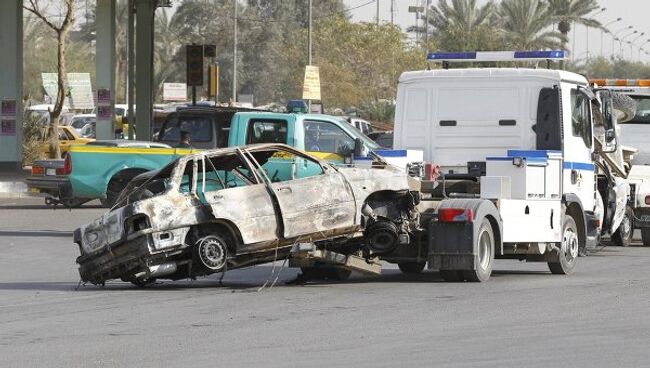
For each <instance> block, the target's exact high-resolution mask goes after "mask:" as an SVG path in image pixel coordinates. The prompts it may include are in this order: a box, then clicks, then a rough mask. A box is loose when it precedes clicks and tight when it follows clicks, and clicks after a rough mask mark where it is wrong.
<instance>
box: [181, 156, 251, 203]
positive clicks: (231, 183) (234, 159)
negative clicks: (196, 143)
mask: <svg viewBox="0 0 650 368" xmlns="http://www.w3.org/2000/svg"><path fill="white" fill-rule="evenodd" d="M204 162H205V170H203V163H204ZM197 164H198V170H197V172H198V176H197V180H196V185H197V189H196V193H197V195H199V197H201V196H202V193H204V192H214V191H218V190H222V189H228V188H237V187H242V186H246V185H250V184H253V183H255V182H256V179H255V176H254V175H252V173H251V172H250V169H249V168H248V166H246V164H245V163H243V162H242V160H241V158H240V157H239V156H238V155H237V154H236V153H230V154H218V155H212V156H207V157H205V159H204V160H203V159H201V158H198V159H197ZM192 170H193V165H192V163H191V162H189V163H188V164H187V165H186V167H185V171H184V174H183V177H182V179H181V186H180V191H181V192H182V193H189V192H190V191H191V190H190V189H191V185H192V181H193V180H192V175H193V172H192ZM204 177H205V180H204Z"/></svg>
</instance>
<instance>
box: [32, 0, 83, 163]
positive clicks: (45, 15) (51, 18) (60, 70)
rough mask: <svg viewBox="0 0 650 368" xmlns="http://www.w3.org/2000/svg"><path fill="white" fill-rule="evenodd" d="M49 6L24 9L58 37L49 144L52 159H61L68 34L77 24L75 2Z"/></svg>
mask: <svg viewBox="0 0 650 368" xmlns="http://www.w3.org/2000/svg"><path fill="white" fill-rule="evenodd" d="M48 5H50V4H47V5H46V6H45V7H44V6H43V5H42V4H41V3H40V2H39V1H38V0H29V1H28V3H27V5H23V7H24V8H25V10H27V11H29V12H31V13H32V14H34V16H35V17H36V18H38V19H40V20H41V21H42V22H43V23H44V24H45V26H46V27H47V28H48V29H50V30H52V31H53V32H54V33H55V35H56V40H57V42H56V65H57V68H56V72H57V78H58V82H57V94H56V98H55V101H54V108H53V109H52V111H50V124H49V128H48V142H49V146H50V150H49V152H50V158H59V157H61V150H60V147H59V134H58V125H59V117H60V116H61V112H62V111H63V104H64V102H65V95H66V91H67V74H66V72H67V69H66V46H67V43H68V33H69V32H70V28H71V27H72V26H73V25H74V22H75V14H74V13H75V9H74V6H75V0H65V2H64V3H63V4H59V8H58V9H55V10H51V9H48ZM52 11H53V12H54V14H53V13H52Z"/></svg>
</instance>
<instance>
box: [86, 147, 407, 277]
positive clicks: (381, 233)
mask: <svg viewBox="0 0 650 368" xmlns="http://www.w3.org/2000/svg"><path fill="white" fill-rule="evenodd" d="M418 189H419V187H418V182H417V181H416V180H414V179H412V178H410V177H408V175H406V173H404V172H402V171H401V170H397V169H395V168H393V167H391V166H389V165H379V166H378V167H377V168H340V167H339V168H337V167H334V166H332V165H330V164H328V163H326V162H324V161H321V160H319V159H317V158H314V157H312V156H310V155H308V154H305V153H303V152H300V151H297V150H295V149H293V148H291V147H289V146H286V145H282V144H263V145H251V146H245V147H238V148H227V149H218V150H210V151H204V152H201V153H199V154H194V155H188V156H184V157H182V158H179V159H178V160H176V161H174V162H172V163H170V164H169V165H167V166H165V167H164V168H162V169H160V170H158V171H152V172H148V173H145V174H142V175H140V176H138V177H136V178H135V179H133V181H131V183H130V184H129V185H128V186H127V188H126V189H125V190H124V191H123V192H122V194H121V197H120V199H119V200H118V203H117V205H116V206H121V207H119V208H115V209H113V210H111V211H109V212H107V213H106V214H104V215H103V216H102V217H101V218H99V219H96V220H95V221H93V222H92V223H90V224H87V225H85V226H82V227H81V228H79V229H77V230H76V231H75V232H74V242H75V243H76V244H77V245H78V246H79V251H80V252H81V255H80V256H79V257H78V258H77V263H78V264H79V274H80V276H81V279H82V281H84V282H90V283H93V284H104V283H105V282H106V281H107V280H111V279H121V280H123V281H128V282H132V283H134V284H136V285H146V284H148V283H151V282H153V281H154V280H156V279H160V278H165V279H172V280H177V279H182V278H195V277H196V276H203V275H208V274H211V273H216V272H221V271H224V270H226V269H234V268H238V267H242V266H248V265H252V264H257V263H263V262H269V261H272V260H274V259H282V258H286V257H288V256H289V251H290V249H291V247H292V245H293V244H296V243H315V244H316V245H317V246H320V247H337V250H338V249H345V250H346V251H347V252H357V253H359V254H360V253H361V252H363V248H364V247H365V248H366V249H368V248H369V249H375V250H382V249H384V250H390V249H394V247H395V246H397V243H399V242H400V241H404V240H403V239H408V236H407V235H408V234H409V233H410V232H411V231H413V230H414V229H415V228H417V227H418V221H419V215H418V211H417V210H416V209H415V207H416V205H417V203H416V202H417V201H418V198H419V196H418V195H417V194H418V192H417V190H418ZM406 241H408V240H406ZM368 245H370V247H368Z"/></svg>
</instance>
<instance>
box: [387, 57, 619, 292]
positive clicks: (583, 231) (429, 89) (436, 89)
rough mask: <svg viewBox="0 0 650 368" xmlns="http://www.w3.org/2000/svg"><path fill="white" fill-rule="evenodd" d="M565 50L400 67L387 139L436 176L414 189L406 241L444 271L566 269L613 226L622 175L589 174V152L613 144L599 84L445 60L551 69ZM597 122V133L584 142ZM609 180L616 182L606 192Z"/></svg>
mask: <svg viewBox="0 0 650 368" xmlns="http://www.w3.org/2000/svg"><path fill="white" fill-rule="evenodd" d="M564 56H565V55H564V51H519V52H458V53H444V52H443V53H429V54H428V56H427V58H428V60H429V61H431V62H436V63H442V66H443V68H442V69H432V70H423V71H413V72H405V73H403V74H402V75H401V77H400V79H399V84H398V92H397V105H396V111H395V133H394V134H395V135H394V142H393V143H394V147H395V149H414V150H422V151H423V152H424V160H425V162H434V163H436V164H438V165H439V166H440V177H439V179H438V182H439V184H440V185H438V186H436V187H435V189H433V190H432V191H431V192H429V193H423V194H422V202H426V203H428V207H430V208H431V210H429V211H428V212H427V211H424V212H423V218H424V219H427V218H428V219H427V220H426V221H428V222H427V223H425V224H423V228H425V231H424V233H423V235H422V236H415V237H414V241H412V242H411V243H410V244H409V246H411V247H416V248H417V249H419V251H418V252H416V253H417V254H419V255H422V254H426V260H427V261H428V266H429V268H430V269H437V270H439V271H440V274H441V276H442V277H443V278H444V279H445V280H447V281H463V280H468V281H486V280H488V278H489V277H490V275H491V273H492V267H493V264H494V259H495V258H509V259H519V260H526V261H543V262H547V263H548V267H549V269H550V271H551V272H552V273H554V274H570V273H572V272H573V271H574V269H575V266H576V263H577V260H578V255H579V254H580V253H582V254H586V253H587V249H593V248H594V247H595V246H596V245H597V244H598V243H599V241H600V236H601V234H603V233H609V234H614V233H615V232H616V230H617V226H618V224H617V223H616V221H614V218H615V217H617V216H616V214H617V215H618V218H620V217H621V213H622V212H624V206H623V209H621V208H620V206H621V203H623V205H624V203H625V199H626V196H627V195H628V192H626V190H625V185H626V183H625V182H622V183H621V182H619V183H615V184H611V183H610V182H608V180H609V179H608V178H605V179H603V178H601V177H599V176H598V172H597V170H596V165H597V164H598V161H599V160H596V159H595V157H599V156H600V155H603V154H608V153H613V152H615V151H616V149H617V146H618V142H617V135H616V126H615V124H616V120H615V117H614V114H613V113H612V111H613V104H614V100H613V97H612V93H611V92H610V91H607V90H598V91H596V90H594V89H592V88H590V86H589V82H588V80H587V79H586V78H585V77H584V76H582V75H579V74H576V73H571V72H567V71H563V70H553V69H531V68H475V67H472V68H465V69H451V68H450V65H451V64H452V63H457V62H498V61H515V62H521V61H523V62H527V63H538V62H545V63H547V64H548V65H549V66H550V64H551V63H552V62H554V61H559V60H563V59H564ZM596 126H601V127H602V129H601V131H602V134H601V136H600V137H596V139H595V137H594V133H595V127H596ZM617 184H620V185H621V186H622V188H619V189H621V190H613V187H614V186H615V185H617ZM628 190H629V189H628ZM599 198H602V199H603V200H600V199H599ZM621 198H622V199H621ZM606 210H608V211H609V212H608V215H607V216H606V215H605V212H606ZM618 223H619V224H620V221H618ZM418 247H419V248H418ZM399 252H400V250H397V251H396V253H399ZM402 252H403V253H406V252H405V251H402ZM411 254H413V252H412V253H411ZM386 258H390V257H386ZM420 262H421V259H420Z"/></svg>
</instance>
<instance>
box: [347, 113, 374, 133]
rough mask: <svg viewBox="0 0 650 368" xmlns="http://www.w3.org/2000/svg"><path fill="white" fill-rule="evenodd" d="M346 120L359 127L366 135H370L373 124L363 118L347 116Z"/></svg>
mask: <svg viewBox="0 0 650 368" xmlns="http://www.w3.org/2000/svg"><path fill="white" fill-rule="evenodd" d="M345 121H347V122H348V123H349V124H350V125H352V126H353V127H355V128H357V129H359V131H360V132H361V133H363V134H365V135H368V134H370V133H371V132H372V125H371V124H370V123H369V122H367V121H365V120H363V119H360V118H353V117H346V118H345Z"/></svg>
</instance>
